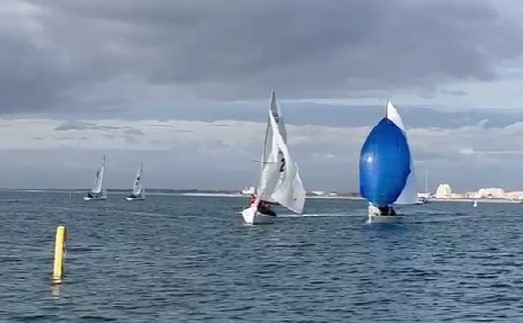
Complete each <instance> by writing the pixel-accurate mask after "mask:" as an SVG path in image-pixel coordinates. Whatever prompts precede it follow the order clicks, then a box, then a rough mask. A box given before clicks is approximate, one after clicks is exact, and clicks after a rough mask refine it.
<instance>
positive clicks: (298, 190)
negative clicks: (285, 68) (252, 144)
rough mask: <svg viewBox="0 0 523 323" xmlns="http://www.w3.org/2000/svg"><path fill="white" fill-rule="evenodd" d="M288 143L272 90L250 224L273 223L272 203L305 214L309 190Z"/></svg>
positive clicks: (247, 214)
mask: <svg viewBox="0 0 523 323" xmlns="http://www.w3.org/2000/svg"><path fill="white" fill-rule="evenodd" d="M286 141H287V132H286V129H285V125H284V122H283V118H282V116H281V112H280V111H279V108H278V106H277V105H276V94H275V92H274V91H272V93H271V101H270V108H269V116H268V122H267V128H266V131H265V141H264V147H263V152H262V159H261V171H260V178H259V181H258V187H257V188H256V193H255V194H253V195H252V196H251V206H250V207H248V208H246V209H245V210H243V212H242V216H243V219H244V221H245V222H246V223H248V224H269V223H273V222H274V218H275V217H276V213H275V212H274V211H273V210H272V209H271V208H270V205H271V204H273V205H274V204H280V205H282V206H284V207H285V208H287V209H289V210H291V211H292V212H294V213H298V214H301V213H302V212H303V208H304V206H305V195H306V191H305V188H304V187H303V183H302V181H301V178H300V175H299V172H298V165H297V164H296V163H295V162H294V161H293V160H292V157H291V155H290V153H289V149H288V147H287V143H286Z"/></svg>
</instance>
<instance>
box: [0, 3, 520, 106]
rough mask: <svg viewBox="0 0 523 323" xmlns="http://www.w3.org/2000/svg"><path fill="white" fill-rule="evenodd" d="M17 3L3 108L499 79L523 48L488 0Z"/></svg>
mask: <svg viewBox="0 0 523 323" xmlns="http://www.w3.org/2000/svg"><path fill="white" fill-rule="evenodd" d="M7 2H8V3H9V4H11V5H12V4H21V3H30V4H32V5H33V7H31V8H30V10H25V9H24V10H18V11H13V12H16V14H17V15H18V16H16V17H15V18H16V19H14V21H15V22H14V23H11V24H10V25H9V26H7V27H5V26H4V25H2V27H0V40H1V41H2V46H3V50H2V54H0V67H2V73H1V74H0V89H1V90H0V110H1V111H4V112H10V111H33V110H37V109H46V108H60V109H62V110H65V109H67V110H76V109H82V110H84V111H85V110H87V111H90V110H91V109H95V108H100V107H104V108H114V107H115V106H124V105H127V104H128V103H129V102H137V101H141V102H148V101H151V102H152V101H154V100H160V99H163V100H164V101H167V102H169V101H170V102H172V101H181V100H183V98H199V99H201V98H209V99H217V100H227V99H242V98H243V99H244V98H262V97H265V96H266V94H267V92H268V91H269V90H270V89H272V88H276V89H278V90H281V91H282V92H284V93H286V95H287V96H288V97H289V98H312V97H341V96H351V95H358V91H360V90H373V89H394V88H401V87H404V86H413V85H415V86H419V85H422V86H435V85H438V84H440V83H441V82H445V81H448V80H452V79H464V80H471V79H479V80H491V79H493V78H494V77H495V67H496V66H497V64H498V62H499V61H501V60H504V59H511V58H515V57H517V56H519V55H520V54H521V45H520V44H521V42H519V41H518V39H517V38H518V37H519V36H518V32H519V30H518V29H517V28H516V27H515V26H513V25H511V24H510V22H508V21H505V20H504V18H503V16H502V15H500V13H499V12H498V11H496V8H495V7H493V6H492V3H491V2H489V1H473V0H461V1H459V0H458V1H456V0H420V1H411V0H387V1H383V0H366V1H348V0H330V1H313V0H288V1H280V0H267V1H251V0H229V1H223V0H222V1H208V0H178V1H167V0H157V1H139V0H125V1H124V0H112V1H105V0H103V1H102V0H90V1H84V0H48V1H36V0H27V1H25V2H22V1H9V0H7ZM26 9H27V8H26ZM6 12H7V13H2V17H0V18H6V19H7V18H11V20H10V21H12V20H13V19H12V18H13V17H7V16H8V15H9V11H6ZM11 15H15V14H14V13H12V14H11ZM28 26H30V27H31V28H29V27H28Z"/></svg>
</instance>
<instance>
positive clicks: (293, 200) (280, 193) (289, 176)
mask: <svg viewBox="0 0 523 323" xmlns="http://www.w3.org/2000/svg"><path fill="white" fill-rule="evenodd" d="M269 117H270V118H269V119H270V123H271V125H272V128H273V129H274V130H275V131H274V135H273V138H272V141H273V146H274V147H277V149H278V151H279V152H281V153H282V155H283V157H284V158H285V169H284V170H283V172H281V174H282V176H281V181H280V182H279V183H278V185H277V186H276V189H275V190H274V193H272V195H271V197H272V198H273V199H274V200H275V201H276V202H278V203H280V204H281V205H283V206H284V207H286V208H288V209H289V210H291V211H293V212H295V213H302V212H303V207H304V205H305V195H306V191H305V188H304V187H303V183H302V181H301V178H300V174H299V173H298V165H296V163H295V162H294V161H293V160H292V158H291V156H290V153H289V149H288V148H287V145H286V143H285V142H284V139H283V136H282V135H281V133H280V132H279V130H278V125H277V124H276V120H275V119H274V116H273V115H272V111H270V112H269Z"/></svg>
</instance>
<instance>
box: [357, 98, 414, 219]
mask: <svg viewBox="0 0 523 323" xmlns="http://www.w3.org/2000/svg"><path fill="white" fill-rule="evenodd" d="M359 171H360V194H361V196H362V197H364V198H365V199H367V200H368V201H369V207H368V213H369V222H370V223H373V222H374V223H396V222H398V221H400V220H401V216H399V215H397V214H396V212H395V210H394V208H393V205H409V204H417V203H418V201H419V199H418V191H417V187H416V186H417V185H416V173H415V171H414V164H413V158H412V154H411V151H410V147H409V143H408V139H407V133H406V131H405V127H404V126H403V121H402V120H401V117H400V115H399V113H398V111H397V110H396V108H395V107H394V106H393V105H392V103H391V102H390V101H387V107H386V115H385V117H384V118H383V119H381V121H380V122H379V123H378V124H377V125H376V126H375V127H374V128H373V129H372V130H371V132H370V133H369V135H368V136H367V139H366V140H365V142H364V144H363V147H362V149H361V153H360V165H359Z"/></svg>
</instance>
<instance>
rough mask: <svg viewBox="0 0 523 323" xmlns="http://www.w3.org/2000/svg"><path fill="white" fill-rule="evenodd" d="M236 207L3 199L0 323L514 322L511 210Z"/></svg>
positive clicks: (521, 304)
mask: <svg viewBox="0 0 523 323" xmlns="http://www.w3.org/2000/svg"><path fill="white" fill-rule="evenodd" d="M245 203H246V200H245V199H241V198H227V197H182V196H152V195H151V196H148V198H147V200H145V201H142V202H127V201H125V200H123V195H110V196H109V198H108V200H107V201H90V202H85V201H83V200H82V199H81V195H80V194H77V195H73V198H69V195H68V193H66V194H60V193H20V192H7V193H6V192H2V194H1V196H0V207H1V209H2V216H1V218H0V225H1V228H2V234H0V322H523V272H522V270H521V269H522V264H523V239H522V233H523V221H522V219H523V205H519V204H486V203H483V204H482V203H480V204H479V207H478V208H473V207H472V203H441V202H440V203H432V204H429V205H426V206H416V207H410V208H408V209H404V212H408V213H409V214H410V215H409V216H407V217H405V219H404V223H403V224H401V225H367V224H365V220H366V204H365V203H364V202H362V201H347V200H318V199H316V200H314V199H311V200H308V201H307V206H306V214H305V216H299V217H293V216H290V214H288V213H284V214H283V217H281V218H279V219H278V222H277V223H276V224H274V225H269V226H254V227H249V226H245V225H243V224H242V220H241V216H240V215H239V212H240V211H241V210H242V207H243V206H244V205H245ZM61 224H63V225H66V226H67V229H68V231H69V238H70V240H69V244H68V248H67V249H68V254H67V263H66V277H65V280H64V282H63V284H62V285H61V286H59V287H52V286H51V284H50V277H51V273H52V261H53V259H52V258H53V244H54V237H55V230H56V227H57V226H58V225H61Z"/></svg>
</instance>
